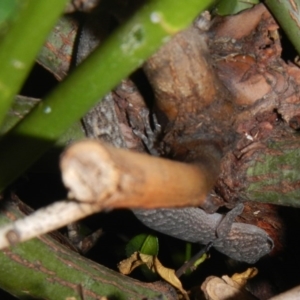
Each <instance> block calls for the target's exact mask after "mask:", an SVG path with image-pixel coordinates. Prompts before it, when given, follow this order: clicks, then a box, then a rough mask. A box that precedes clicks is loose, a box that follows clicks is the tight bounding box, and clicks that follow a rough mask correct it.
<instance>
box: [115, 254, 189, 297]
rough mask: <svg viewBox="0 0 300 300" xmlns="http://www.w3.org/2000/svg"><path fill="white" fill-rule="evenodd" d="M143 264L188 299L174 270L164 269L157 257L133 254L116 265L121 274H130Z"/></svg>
mask: <svg viewBox="0 0 300 300" xmlns="http://www.w3.org/2000/svg"><path fill="white" fill-rule="evenodd" d="M142 264H145V265H146V266H147V267H148V268H149V269H150V270H151V271H153V272H155V273H157V274H158V275H159V276H160V277H161V278H162V279H164V280H165V281H167V282H168V283H170V284H171V285H172V286H174V287H175V288H177V289H178V290H179V291H180V293H181V294H182V295H183V296H184V298H185V299H187V300H188V299H189V297H188V295H187V292H186V291H185V290H184V289H183V287H182V284H181V282H180V280H179V279H178V278H177V276H176V275H175V270H173V269H168V268H166V267H164V266H163V265H162V264H161V262H160V261H159V260H158V258H157V256H152V255H147V254H143V253H139V252H134V253H133V254H132V255H131V256H130V257H129V258H127V259H125V260H123V261H121V262H120V263H119V265H118V268H119V271H120V272H121V273H122V274H130V273H131V272H132V271H133V270H134V269H135V268H136V267H138V266H140V265H142Z"/></svg>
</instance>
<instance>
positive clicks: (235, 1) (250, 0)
mask: <svg viewBox="0 0 300 300" xmlns="http://www.w3.org/2000/svg"><path fill="white" fill-rule="evenodd" d="M258 3H259V0H221V1H219V2H218V4H217V6H216V10H217V14H218V15H220V16H227V15H235V14H237V13H239V12H241V11H242V10H245V9H249V8H251V7H253V6H254V5H255V4H258Z"/></svg>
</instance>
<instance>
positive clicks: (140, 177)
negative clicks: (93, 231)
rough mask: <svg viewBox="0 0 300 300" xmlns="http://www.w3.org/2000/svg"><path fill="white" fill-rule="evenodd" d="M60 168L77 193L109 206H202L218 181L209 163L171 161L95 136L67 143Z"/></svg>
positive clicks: (80, 198)
mask: <svg viewBox="0 0 300 300" xmlns="http://www.w3.org/2000/svg"><path fill="white" fill-rule="evenodd" d="M61 169H62V176H63V181H64V184H65V185H66V187H68V188H69V189H70V195H71V196H72V197H74V198H75V199H77V200H80V201H86V202H97V203H98V205H99V206H101V207H102V208H108V209H111V208H137V207H140V208H157V207H179V206H201V205H203V204H204V202H205V199H206V197H207V194H208V192H209V191H210V190H211V188H212V184H213V182H212V180H211V176H209V170H207V169H206V167H205V165H201V164H197V165H196V164H186V163H181V162H176V161H171V160H168V159H163V158H158V157H153V156H150V155H147V154H142V153H136V152H132V151H128V150H124V149H117V148H114V147H111V146H109V145H107V144H104V143H100V142H99V141H92V140H86V141H82V142H79V143H76V144H74V145H72V146H71V147H70V148H69V149H67V151H66V152H65V153H64V155H63V157H62V160H61Z"/></svg>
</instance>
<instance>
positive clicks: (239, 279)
mask: <svg viewBox="0 0 300 300" xmlns="http://www.w3.org/2000/svg"><path fill="white" fill-rule="evenodd" d="M257 273H258V270H257V269H256V268H248V269H247V270H246V271H245V272H243V273H240V274H238V273H236V274H234V275H233V276H232V277H231V278H230V277H229V276H227V275H224V276H222V278H219V277H215V276H210V277H208V278H206V280H205V281H204V283H203V284H202V286H201V289H202V291H203V292H204V294H205V298H206V299H207V300H226V299H232V300H254V299H256V298H255V297H254V296H253V295H251V294H250V293H249V292H247V291H246V290H245V289H244V285H245V284H246V283H247V280H248V279H250V278H253V277H254V276H255V275H256V274H257Z"/></svg>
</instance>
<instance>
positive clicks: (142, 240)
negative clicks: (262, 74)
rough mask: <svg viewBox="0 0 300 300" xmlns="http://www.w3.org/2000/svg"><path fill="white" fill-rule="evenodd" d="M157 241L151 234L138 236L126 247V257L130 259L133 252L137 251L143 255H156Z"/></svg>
mask: <svg viewBox="0 0 300 300" xmlns="http://www.w3.org/2000/svg"><path fill="white" fill-rule="evenodd" d="M158 248H159V247H158V239H157V237H156V236H154V235H151V234H145V233H142V234H139V235H136V236H135V237H134V238H132V239H131V240H130V241H129V242H128V244H127V245H126V248H125V251H126V256H127V257H130V256H131V255H132V254H133V253H134V252H136V251H139V252H141V253H143V254H148V255H157V254H158Z"/></svg>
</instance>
